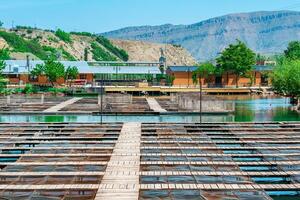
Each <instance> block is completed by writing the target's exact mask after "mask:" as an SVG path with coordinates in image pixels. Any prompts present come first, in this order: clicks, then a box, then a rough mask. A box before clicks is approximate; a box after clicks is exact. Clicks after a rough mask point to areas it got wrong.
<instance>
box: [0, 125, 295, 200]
mask: <svg viewBox="0 0 300 200" xmlns="http://www.w3.org/2000/svg"><path fill="white" fill-rule="evenodd" d="M0 168H1V171H0V196H1V197H2V198H5V199H32V198H33V199H34V198H37V199H82V200H83V199H84V200H94V199H96V200H100V199H121V200H122V199H139V200H145V199H204V200H206V199H207V200H210V199H267V200H268V199H272V198H273V197H276V196H278V197H279V198H284V197H286V196H289V198H290V199H299V198H300V193H299V191H300V178H299V177H300V123H299V122H281V123H277V122H273V123H203V124H185V123H176V124H173V123H160V124H156V123H135V122H133V123H132V122H131V123H104V124H100V123H0Z"/></svg>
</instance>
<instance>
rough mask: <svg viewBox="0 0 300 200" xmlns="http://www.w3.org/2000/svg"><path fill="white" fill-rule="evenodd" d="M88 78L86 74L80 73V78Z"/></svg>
mask: <svg viewBox="0 0 300 200" xmlns="http://www.w3.org/2000/svg"><path fill="white" fill-rule="evenodd" d="M86 78H87V76H86V74H80V75H79V79H86Z"/></svg>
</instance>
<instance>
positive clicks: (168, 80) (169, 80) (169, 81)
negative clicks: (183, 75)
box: [166, 75, 175, 86]
mask: <svg viewBox="0 0 300 200" xmlns="http://www.w3.org/2000/svg"><path fill="white" fill-rule="evenodd" d="M174 80H175V77H174V76H172V75H166V83H167V85H168V86H172V85H173V84H174Z"/></svg>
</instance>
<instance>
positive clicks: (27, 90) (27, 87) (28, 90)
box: [23, 84, 34, 94]
mask: <svg viewBox="0 0 300 200" xmlns="http://www.w3.org/2000/svg"><path fill="white" fill-rule="evenodd" d="M23 93H24V94H32V93H34V88H33V85H31V84H26V85H25V88H24V89H23Z"/></svg>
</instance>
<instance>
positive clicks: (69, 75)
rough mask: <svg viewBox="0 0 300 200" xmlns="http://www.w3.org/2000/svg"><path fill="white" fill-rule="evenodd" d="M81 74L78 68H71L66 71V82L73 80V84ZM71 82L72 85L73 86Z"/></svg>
mask: <svg viewBox="0 0 300 200" xmlns="http://www.w3.org/2000/svg"><path fill="white" fill-rule="evenodd" d="M78 74H79V71H78V68H77V67H75V66H73V67H71V66H69V67H68V68H67V69H66V71H65V80H71V82H72V81H73V80H74V79H76V78H77V76H78ZM71 82H70V84H71Z"/></svg>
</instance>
